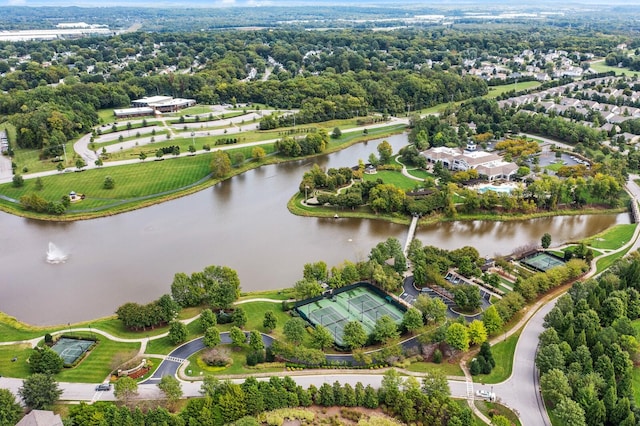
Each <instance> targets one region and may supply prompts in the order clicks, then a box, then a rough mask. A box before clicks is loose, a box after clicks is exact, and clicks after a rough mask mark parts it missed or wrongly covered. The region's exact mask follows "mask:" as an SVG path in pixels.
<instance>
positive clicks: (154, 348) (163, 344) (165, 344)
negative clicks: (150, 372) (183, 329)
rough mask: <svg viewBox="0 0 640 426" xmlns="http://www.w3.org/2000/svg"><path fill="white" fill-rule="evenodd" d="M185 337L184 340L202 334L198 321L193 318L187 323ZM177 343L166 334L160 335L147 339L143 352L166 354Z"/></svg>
mask: <svg viewBox="0 0 640 426" xmlns="http://www.w3.org/2000/svg"><path fill="white" fill-rule="evenodd" d="M187 331H188V333H187V338H186V340H185V342H188V341H190V340H193V339H195V338H196V337H198V336H201V335H202V331H201V329H200V321H198V320H195V321H192V322H190V323H189V324H187ZM178 346H179V345H174V344H173V343H171V342H170V341H169V337H168V336H164V337H161V338H159V339H152V340H149V343H147V350H146V351H145V353H148V354H158V355H167V354H169V353H170V352H171V351H172V350H174V349H175V348H176V347H178Z"/></svg>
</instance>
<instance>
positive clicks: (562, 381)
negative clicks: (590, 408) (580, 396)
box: [540, 368, 572, 408]
mask: <svg viewBox="0 0 640 426" xmlns="http://www.w3.org/2000/svg"><path fill="white" fill-rule="evenodd" d="M540 389H541V391H542V396H543V397H544V400H545V401H546V402H547V404H549V406H550V407H551V408H553V407H555V405H556V404H557V403H558V402H559V401H561V400H562V399H563V398H567V397H571V393H572V392H571V385H570V384H569V380H568V379H567V376H566V375H565V374H564V372H562V370H558V369H557V368H553V369H551V370H549V371H548V372H547V373H546V374H543V375H542V377H540Z"/></svg>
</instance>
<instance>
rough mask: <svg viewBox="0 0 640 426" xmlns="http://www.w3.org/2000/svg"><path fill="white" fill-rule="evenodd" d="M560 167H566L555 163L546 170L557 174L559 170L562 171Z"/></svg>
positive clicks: (546, 167)
mask: <svg viewBox="0 0 640 426" xmlns="http://www.w3.org/2000/svg"><path fill="white" fill-rule="evenodd" d="M560 167H564V164H562V163H553V164H549V165H548V166H544V168H545V169H548V170H551V171H554V172H557V171H558V170H560Z"/></svg>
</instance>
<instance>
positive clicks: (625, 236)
mask: <svg viewBox="0 0 640 426" xmlns="http://www.w3.org/2000/svg"><path fill="white" fill-rule="evenodd" d="M636 226H637V225H636V224H635V223H630V224H626V225H615V226H612V227H611V228H609V229H607V230H606V231H603V232H601V233H599V234H597V235H594V236H592V237H589V238H587V239H586V240H583V242H584V243H585V244H586V245H588V246H591V247H593V248H596V249H606V250H614V249H617V248H619V247H622V246H623V245H625V244H626V243H628V242H629V241H630V240H631V237H633V233H634V231H635V230H636Z"/></svg>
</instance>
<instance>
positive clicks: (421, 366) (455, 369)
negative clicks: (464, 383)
mask: <svg viewBox="0 0 640 426" xmlns="http://www.w3.org/2000/svg"><path fill="white" fill-rule="evenodd" d="M406 370H408V371H413V372H415V373H426V372H431V371H441V372H442V373H444V374H445V375H447V376H464V372H463V371H462V369H461V368H460V364H457V363H454V364H450V363H448V362H446V361H445V362H442V363H440V364H436V363H433V362H413V363H411V364H410V365H409V366H408V367H407V368H406Z"/></svg>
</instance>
